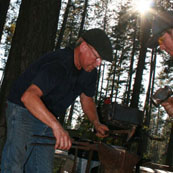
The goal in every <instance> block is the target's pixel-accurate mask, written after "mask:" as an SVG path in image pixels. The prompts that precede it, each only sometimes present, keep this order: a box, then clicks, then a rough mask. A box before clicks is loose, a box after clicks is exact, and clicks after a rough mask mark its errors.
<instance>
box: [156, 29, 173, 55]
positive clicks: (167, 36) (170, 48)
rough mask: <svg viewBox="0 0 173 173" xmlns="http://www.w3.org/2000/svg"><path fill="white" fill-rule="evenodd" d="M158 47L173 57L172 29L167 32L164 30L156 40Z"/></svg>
mask: <svg viewBox="0 0 173 173" xmlns="http://www.w3.org/2000/svg"><path fill="white" fill-rule="evenodd" d="M158 42H159V45H160V49H161V50H165V51H166V52H167V53H168V54H170V55H171V57H173V29H171V30H170V31H169V32H165V33H164V34H163V36H161V37H160V38H159V40H158Z"/></svg>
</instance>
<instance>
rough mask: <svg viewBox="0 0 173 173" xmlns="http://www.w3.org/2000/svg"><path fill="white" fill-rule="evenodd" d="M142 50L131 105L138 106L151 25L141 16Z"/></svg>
mask: <svg viewBox="0 0 173 173" xmlns="http://www.w3.org/2000/svg"><path fill="white" fill-rule="evenodd" d="M141 21H142V22H141V50H140V55H139V61H138V65H137V71H136V77H135V82H134V87H133V93H132V100H131V105H130V106H131V107H135V108H137V107H138V102H139V95H140V89H141V83H142V76H143V70H144V67H145V57H146V52H147V47H146V43H147V41H148V38H149V33H150V32H149V30H150V26H149V23H147V21H146V19H144V18H141Z"/></svg>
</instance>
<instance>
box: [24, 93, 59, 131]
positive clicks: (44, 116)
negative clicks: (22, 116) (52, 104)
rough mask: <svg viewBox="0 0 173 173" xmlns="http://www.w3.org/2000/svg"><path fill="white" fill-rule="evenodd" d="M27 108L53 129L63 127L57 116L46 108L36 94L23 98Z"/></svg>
mask: <svg viewBox="0 0 173 173" xmlns="http://www.w3.org/2000/svg"><path fill="white" fill-rule="evenodd" d="M21 100H22V102H23V104H24V105H25V107H26V108H27V109H28V110H29V111H30V112H31V113H32V115H34V116H35V117H36V118H38V119H39V120H40V121H42V122H43V123H45V124H46V125H48V126H49V127H51V128H52V129H53V128H54V127H55V126H56V127H57V125H58V126H61V125H60V123H59V122H58V121H57V119H56V118H55V116H54V115H53V114H52V113H51V112H50V111H49V110H48V109H47V108H46V106H45V105H44V103H43V102H42V100H41V99H40V97H39V96H37V95H34V94H26V95H24V96H23V97H22V99H21Z"/></svg>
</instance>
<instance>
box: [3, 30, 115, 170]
mask: <svg viewBox="0 0 173 173" xmlns="http://www.w3.org/2000/svg"><path fill="white" fill-rule="evenodd" d="M102 59H104V60H108V61H110V62H111V61H112V46H111V43H110V40H109V38H108V37H107V35H106V34H105V32H104V31H102V30H100V29H91V30H88V31H86V32H85V33H83V34H82V35H81V37H80V38H79V40H78V41H77V42H76V47H75V48H74V50H72V49H70V48H67V49H60V50H57V51H55V52H51V53H48V54H47V55H45V56H43V57H42V58H40V59H39V60H37V61H36V62H35V63H33V64H32V65H31V66H30V67H28V69H27V70H26V71H25V72H24V73H23V74H22V75H21V76H20V77H19V79H18V80H17V81H16V82H15V83H14V85H13V87H12V89H11V92H10V94H9V97H8V108H7V112H6V118H7V128H8V130H7V141H6V144H5V147H4V150H3V157H2V173H23V172H25V173H36V172H37V173H49V172H50V173H51V172H52V165H53V157H54V149H62V150H68V149H70V147H71V145H72V141H71V138H70V137H69V134H68V132H67V131H66V130H64V129H63V127H62V126H61V124H60V123H59V121H58V120H57V118H58V117H59V116H61V115H62V114H64V113H65V110H66V109H67V108H68V106H69V105H71V104H72V103H73V101H74V100H75V99H76V97H77V96H80V100H81V104H82V108H83V111H84V113H85V114H86V115H87V116H88V118H89V120H90V121H91V123H93V125H94V127H95V129H96V131H97V136H99V137H105V136H106V131H108V130H109V129H108V128H107V126H105V125H103V124H101V123H100V122H99V119H98V116H97V112H96V106H95V103H94V101H93V98H92V97H93V96H94V93H95V89H96V88H95V86H96V79H97V70H96V67H98V66H100V65H101V62H102ZM39 136H49V137H55V146H54V147H53V146H52V145H44V144H47V143H50V140H49V139H46V138H40V137H39ZM51 142H52V141H51ZM33 143H42V145H40V146H37V145H36V146H35V145H32V144H33Z"/></svg>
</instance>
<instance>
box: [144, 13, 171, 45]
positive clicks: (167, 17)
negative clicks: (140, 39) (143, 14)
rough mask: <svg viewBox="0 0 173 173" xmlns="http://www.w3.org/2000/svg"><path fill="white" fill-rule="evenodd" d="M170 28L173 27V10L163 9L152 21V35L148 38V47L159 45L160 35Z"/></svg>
mask: <svg viewBox="0 0 173 173" xmlns="http://www.w3.org/2000/svg"><path fill="white" fill-rule="evenodd" d="M170 28H173V11H162V12H160V13H158V14H157V15H156V16H155V19H154V21H153V23H152V37H151V38H150V39H149V40H148V42H147V47H149V48H154V47H157V46H158V45H159V43H158V39H159V37H160V36H161V35H162V33H163V32H165V31H166V30H168V29H170Z"/></svg>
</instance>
